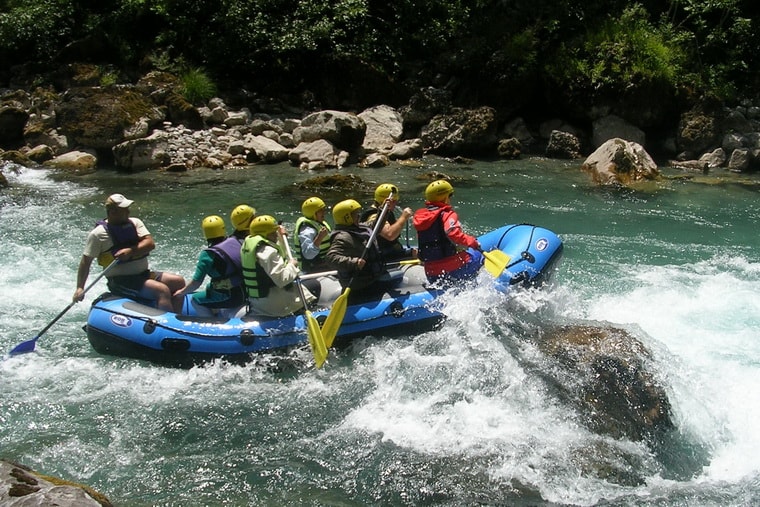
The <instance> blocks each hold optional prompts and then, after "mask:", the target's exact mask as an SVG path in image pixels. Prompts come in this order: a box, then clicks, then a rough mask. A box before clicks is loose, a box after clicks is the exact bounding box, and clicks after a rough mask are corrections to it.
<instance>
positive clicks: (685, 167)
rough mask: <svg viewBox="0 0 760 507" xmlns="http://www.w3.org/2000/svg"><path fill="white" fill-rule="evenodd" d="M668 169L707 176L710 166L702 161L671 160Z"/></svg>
mask: <svg viewBox="0 0 760 507" xmlns="http://www.w3.org/2000/svg"><path fill="white" fill-rule="evenodd" d="M669 163H670V167H673V168H674V169H680V170H682V171H687V172H693V173H701V174H707V173H708V171H709V170H710V164H709V163H708V162H707V161H704V160H702V159H700V160H671V161H670V162H669Z"/></svg>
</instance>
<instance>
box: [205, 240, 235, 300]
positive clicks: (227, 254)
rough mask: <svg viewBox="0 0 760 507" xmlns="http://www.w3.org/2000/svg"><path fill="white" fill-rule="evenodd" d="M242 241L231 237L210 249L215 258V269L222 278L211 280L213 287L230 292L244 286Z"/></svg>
mask: <svg viewBox="0 0 760 507" xmlns="http://www.w3.org/2000/svg"><path fill="white" fill-rule="evenodd" d="M240 248H241V245H240V240H239V239H237V238H236V237H235V236H230V237H228V238H226V239H224V240H223V241H220V242H219V243H217V244H216V245H212V246H210V247H208V248H207V249H206V250H208V251H209V252H211V254H212V257H213V258H214V269H215V270H216V272H217V273H219V275H220V276H218V277H216V278H211V287H212V288H214V289H217V290H229V289H232V288H235V287H241V286H242V285H243V273H242V266H243V264H242V261H241V260H240Z"/></svg>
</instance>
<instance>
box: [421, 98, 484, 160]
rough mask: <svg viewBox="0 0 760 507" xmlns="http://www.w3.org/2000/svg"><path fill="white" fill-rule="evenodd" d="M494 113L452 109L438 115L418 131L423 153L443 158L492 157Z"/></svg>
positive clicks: (482, 108) (482, 110) (480, 108)
mask: <svg viewBox="0 0 760 507" xmlns="http://www.w3.org/2000/svg"><path fill="white" fill-rule="evenodd" d="M497 125H498V122H497V118H496V110H495V109H493V108H491V107H485V106H484V107H479V108H477V109H461V108H454V109H452V110H451V111H450V112H449V113H447V114H439V115H437V116H435V117H433V119H431V120H430V123H428V124H427V125H425V126H424V127H423V128H422V134H421V136H420V137H421V139H422V144H423V146H424V147H425V150H426V151H429V152H431V153H436V154H439V155H444V156H457V155H472V156H477V155H493V154H495V153H496V145H497V135H496V134H497Z"/></svg>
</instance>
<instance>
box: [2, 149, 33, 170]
mask: <svg viewBox="0 0 760 507" xmlns="http://www.w3.org/2000/svg"><path fill="white" fill-rule="evenodd" d="M0 160H3V161H5V162H12V163H14V164H18V165H23V166H25V167H33V166H34V165H36V164H35V163H34V161H33V160H32V159H30V158H29V157H28V156H27V155H26V154H25V153H23V152H21V151H19V150H8V151H4V152H2V153H0Z"/></svg>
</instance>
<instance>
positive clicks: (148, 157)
mask: <svg viewBox="0 0 760 507" xmlns="http://www.w3.org/2000/svg"><path fill="white" fill-rule="evenodd" d="M112 151H113V158H114V163H115V164H116V167H120V168H122V169H127V170H128V171H133V172H137V171H147V170H150V169H158V168H159V167H161V166H165V165H169V163H170V162H171V158H170V156H169V154H168V151H169V135H168V134H167V133H166V132H163V131H157V132H154V133H153V134H151V135H150V136H148V137H144V138H141V139H132V140H129V141H124V142H123V143H120V144H117V145H116V146H114V147H113V150H112Z"/></svg>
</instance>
